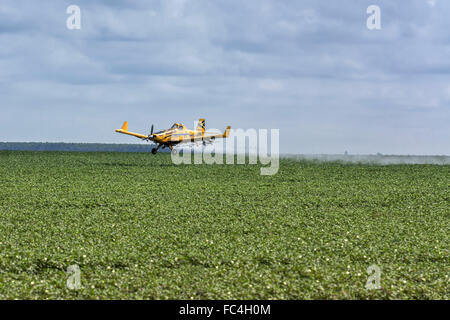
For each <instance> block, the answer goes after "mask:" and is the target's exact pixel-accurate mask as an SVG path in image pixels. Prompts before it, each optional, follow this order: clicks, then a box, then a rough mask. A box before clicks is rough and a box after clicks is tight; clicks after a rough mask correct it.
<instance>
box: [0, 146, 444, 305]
mask: <svg viewBox="0 0 450 320" xmlns="http://www.w3.org/2000/svg"><path fill="white" fill-rule="evenodd" d="M259 169H260V167H259V166H258V165H179V166H176V165H174V164H172V162H171V159H170V155H169V154H157V155H156V156H152V155H150V154H145V153H64V152H18V151H15V152H13V151H1V152H0V299H16V298H17V299H212V298H215V299H449V298H450V295H449V293H450V290H449V280H450V279H449V262H450V254H449V243H450V241H449V234H450V223H449V222H450V220H449V219H450V166H448V165H447V166H446V165H388V166H381V165H363V164H343V163H339V162H328V163H323V162H322V163H319V162H314V161H305V160H303V161H296V160H287V159H285V160H282V161H281V163H280V170H279V172H278V174H276V175H274V176H261V175H260V174H259V172H260V171H259ZM71 265H78V266H79V268H80V280H81V288H80V289H78V290H71V289H69V288H68V287H67V285H66V283H67V279H68V277H69V275H68V274H67V268H68V267H69V266H71ZM371 265H377V266H378V267H379V268H380V270H381V274H380V286H381V287H380V289H378V290H368V289H366V287H365V286H366V282H367V279H368V277H369V275H368V274H367V269H368V267H369V266H371Z"/></svg>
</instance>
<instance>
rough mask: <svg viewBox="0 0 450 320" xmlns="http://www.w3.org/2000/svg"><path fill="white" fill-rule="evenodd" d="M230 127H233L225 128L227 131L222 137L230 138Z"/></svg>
mask: <svg viewBox="0 0 450 320" xmlns="http://www.w3.org/2000/svg"><path fill="white" fill-rule="evenodd" d="M230 129H231V127H230V126H228V127H227V129H226V130H225V132H224V133H223V136H222V137H224V138H228V136H229V135H230Z"/></svg>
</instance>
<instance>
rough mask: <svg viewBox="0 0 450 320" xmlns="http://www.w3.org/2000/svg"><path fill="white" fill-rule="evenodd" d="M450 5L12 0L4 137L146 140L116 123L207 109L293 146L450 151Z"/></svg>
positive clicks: (1, 55) (145, 125)
mask: <svg viewBox="0 0 450 320" xmlns="http://www.w3.org/2000/svg"><path fill="white" fill-rule="evenodd" d="M72 4H75V5H78V6H79V7H80V9H81V29H80V30H69V29H67V27H66V20H67V18H68V17H69V14H67V13H66V9H67V7H68V6H69V5H72ZM372 4H375V5H378V6H379V7H380V8H381V30H368V29H367V26H366V20H367V18H368V16H369V15H368V14H367V13H366V9H367V7H368V6H369V5H372ZM449 14H450V1H444V0H410V1H400V0H396V1H394V0H370V1H365V0H339V1H338V0H334V1H333V0H311V1H309V0H296V1H294V0H273V1H272V0H246V1H238V0H234V1H231V0H145V1H144V0H142V1H139V0H133V1H131V0H130V1H119V0H117V1H113V0H108V1H106V0H105V1H90V0H89V1H87V0H86V1H76V0H71V1H56V0H55V1H43V0H41V1H31V0H29V1H21V0H2V1H1V2H0V141H62V142H107V143H139V140H133V137H128V136H122V135H119V134H115V133H114V129H116V128H118V127H120V126H121V124H122V122H123V121H124V120H128V121H129V123H130V130H134V131H138V132H147V131H149V128H150V126H151V124H152V123H154V124H155V127H156V129H163V128H165V127H168V126H170V125H171V124H172V123H173V122H175V121H178V122H183V123H185V124H186V125H187V126H189V127H191V126H193V123H194V120H196V119H198V118H199V117H205V118H206V119H207V126H208V127H213V128H220V129H222V128H225V127H226V125H228V124H230V125H231V126H232V127H234V128H243V129H247V128H255V129H258V128H267V129H270V128H279V129H280V140H281V141H280V145H281V151H282V152H284V153H288V152H289V153H343V152H344V151H348V152H349V153H355V154H368V153H376V152H381V153H385V154H446V155H450V20H449V19H448V16H449Z"/></svg>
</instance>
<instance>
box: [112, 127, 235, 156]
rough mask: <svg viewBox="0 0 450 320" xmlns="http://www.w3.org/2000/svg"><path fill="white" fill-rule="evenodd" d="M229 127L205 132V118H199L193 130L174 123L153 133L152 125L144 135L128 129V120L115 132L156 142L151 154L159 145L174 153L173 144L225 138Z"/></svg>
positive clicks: (154, 152)
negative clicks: (219, 132) (214, 132)
mask: <svg viewBox="0 0 450 320" xmlns="http://www.w3.org/2000/svg"><path fill="white" fill-rule="evenodd" d="M230 128H231V127H230V126H228V127H227V129H226V130H225V132H224V133H223V134H207V133H205V119H200V120H199V121H198V124H197V128H196V129H195V130H188V129H186V127H185V126H184V125H183V124H181V123H174V125H173V126H172V127H171V128H169V129H166V130H162V131H158V132H155V133H153V125H152V128H151V131H150V134H149V135H144V134H140V133H134V132H131V131H128V122H127V121H125V122H124V123H123V126H122V128H120V129H117V130H116V132H118V133H123V134H128V135H130V136H134V137H137V138H140V139H142V140H146V141H152V142H154V143H156V144H157V145H158V146H157V147H156V148H153V149H152V154H156V153H157V152H158V150H159V149H160V148H161V147H162V148H169V149H170V150H171V151H172V152H173V153H176V152H177V151H176V150H175V149H174V146H176V145H178V144H181V143H189V142H202V143H203V145H205V144H206V143H207V142H210V143H212V142H213V141H214V140H215V139H216V138H227V137H228V135H229V134H230Z"/></svg>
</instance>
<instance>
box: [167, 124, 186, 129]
mask: <svg viewBox="0 0 450 320" xmlns="http://www.w3.org/2000/svg"><path fill="white" fill-rule="evenodd" d="M170 129H183V125H182V124H179V123H174V124H173V126H172V127H171V128H170Z"/></svg>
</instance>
